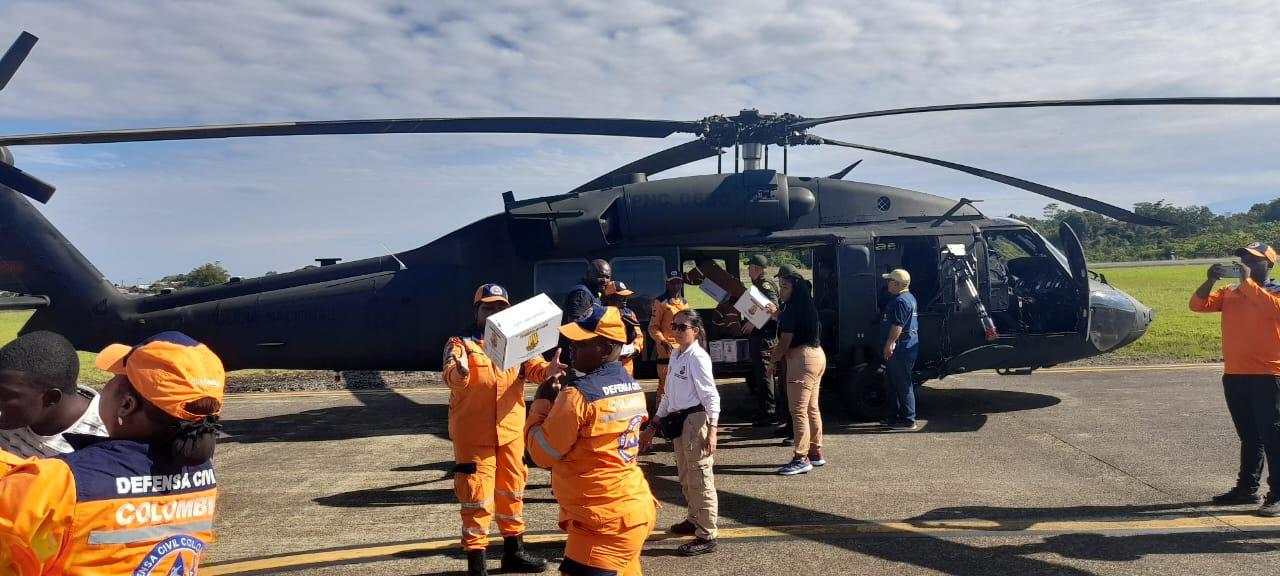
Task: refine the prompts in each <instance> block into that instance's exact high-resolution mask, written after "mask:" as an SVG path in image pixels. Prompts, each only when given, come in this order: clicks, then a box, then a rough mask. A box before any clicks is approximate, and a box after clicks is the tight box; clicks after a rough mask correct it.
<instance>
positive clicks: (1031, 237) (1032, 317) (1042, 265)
mask: <svg viewBox="0 0 1280 576" xmlns="http://www.w3.org/2000/svg"><path fill="white" fill-rule="evenodd" d="M983 235H984V236H985V238H986V246H987V250H986V273H987V274H986V276H987V277H986V280H987V283H988V286H989V290H990V300H991V315H992V319H993V320H994V321H995V324H996V329H997V330H998V331H999V332H1000V333H1001V334H1047V333H1062V332H1073V331H1076V329H1077V317H1078V309H1079V307H1080V302H1079V299H1080V294H1079V292H1078V290H1077V289H1076V284H1075V281H1074V279H1073V278H1072V275H1071V273H1070V272H1068V271H1067V266H1068V264H1067V262H1066V259H1065V257H1063V256H1061V255H1060V254H1059V253H1058V252H1057V251H1056V250H1054V249H1053V247H1052V246H1050V245H1049V244H1048V243H1047V242H1046V241H1045V240H1044V239H1043V238H1042V237H1040V235H1038V234H1036V233H1035V232H1033V231H1031V230H1029V229H1025V228H1019V229H1010V230H987V231H986V232H984V233H983Z"/></svg>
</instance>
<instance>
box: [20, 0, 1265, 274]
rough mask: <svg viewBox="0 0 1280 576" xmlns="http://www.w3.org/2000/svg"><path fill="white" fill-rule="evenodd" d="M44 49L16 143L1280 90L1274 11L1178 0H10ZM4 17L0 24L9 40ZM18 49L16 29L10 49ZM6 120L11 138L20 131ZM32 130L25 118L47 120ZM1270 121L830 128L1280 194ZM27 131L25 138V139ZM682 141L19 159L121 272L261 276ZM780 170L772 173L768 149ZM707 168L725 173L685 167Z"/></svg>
mask: <svg viewBox="0 0 1280 576" xmlns="http://www.w3.org/2000/svg"><path fill="white" fill-rule="evenodd" d="M0 22H6V23H9V24H10V25H11V27H10V28H9V29H8V31H7V33H8V35H10V36H16V34H17V32H18V31H19V30H21V29H26V30H30V31H32V32H33V33H35V34H36V35H37V36H40V37H41V41H40V43H39V44H38V45H37V46H36V49H35V51H34V52H32V54H31V57H30V58H29V59H28V61H27V63H26V65H25V66H24V67H23V69H22V70H21V71H20V72H19V73H18V75H17V76H16V77H15V78H14V80H13V82H12V83H11V84H10V86H9V87H8V88H7V89H6V90H5V91H4V92H3V93H2V94H0V102H2V103H3V105H0V133H14V132H27V131H39V130H46V129H53V130H60V129H99V128H122V127H135V126H143V125H172V124H199V123H214V122H257V121H275V120H285V119H327V118H358V117H398V116H454V115H524V114H529V115H532V114H539V115H541V114H545V115H571V116H632V117H643V118H674V119H695V118H700V117H703V116H706V115H710V114H733V113H735V112H736V111H737V110H739V109H741V108H744V107H756V108H759V109H761V110H762V111H767V112H793V113H798V114H803V115H808V116H822V115H828V114H838V113H844V112H852V111H859V110H867V109H877V108H894V107H902V106H915V105H927V104H937V103H953V102H966V101H985V100H1001V99H1034V98H1064V99H1065V98H1090V97H1111V96H1164V95H1168V96H1190V95H1275V94H1280V37H1277V35H1275V34H1274V30H1276V29H1280V7H1278V6H1276V5H1275V4H1274V3H1272V2H1269V1H1265V0H1255V1H1234V2H1227V1H1224V2H1174V3H1165V4H1162V5H1161V6H1160V7H1159V9H1154V8H1152V7H1151V6H1150V4H1149V3H1146V2H1138V1H1136V0H1135V1H1131V2H1106V3H1097V2H1084V3H1082V2H1056V3H1044V2H1033V1H1030V0H1024V1H1012V2H972V1H965V2H958V1H957V2H923V1H906V2H903V1H896V2H888V1H883V2H856V3H855V2H843V3H833V2H804V1H791V2H771V1H763V0H761V1H749V2H723V1H722V2H700V3H692V4H688V3H683V2H674V1H671V2H617V3H597V2H535V1H515V0H513V1H509V2H486V3H479V4H475V3H468V2H462V1H460V0H457V1H439V2H430V3H423V2H419V3H410V2H405V3H395V2H361V3H354V2H341V1H337V0H328V1H319V0H317V1H308V2H258V1H250V0H225V1H220V2H216V3H215V2H206V3H196V2H173V3H142V2H111V3H74V2H67V3H49V2H37V1H33V0H17V1H13V0H11V1H10V2H6V3H4V4H3V5H0ZM4 32H5V31H3V30H0V33H4ZM4 41H7V40H6V39H5V38H0V42H4ZM11 127H12V128H11ZM32 127H34V128H32ZM1277 127H1280V110H1270V109H1262V108H1247V109H1244V108H1241V109H1231V110H1225V109H1220V108H1203V107H1195V108H1193V107H1179V108H1142V109H1138V108H1129V109H1114V110H1101V109H1087V110H1086V109H1071V110H1066V109H1057V110H1045V109H1041V110H1005V111H983V112H955V113H940V114H927V115H919V116H899V117H890V118H880V119H871V120H865V121H859V122H846V123H842V124H836V125H830V126H823V127H820V128H818V129H815V130H814V132H816V133H819V134H822V135H826V136H829V137H833V138H838V139H842V140H849V141H853V142H859V143H865V144H871V145H876V146H882V147H886V148H892V149H898V150H903V151H909V152H914V153H918V154H924V155H929V156H935V157H940V158H945V159H948V160H953V161H957V162H963V163H968V164H973V165H976V166H980V167H984V168H989V169H993V170H998V171H1002V172H1006V173H1009V174H1012V175H1015V176H1019V177H1022V178H1027V179H1030V180H1036V181H1042V182H1044V183H1045V184H1049V185H1052V186H1056V187H1059V188H1064V189H1067V190H1069V191H1072V192H1076V193H1080V194H1086V195H1092V196H1096V197H1098V198H1099V199H1102V200H1104V201H1109V202H1112V203H1115V204H1120V205H1131V204H1132V203H1133V202H1137V201H1153V200H1158V199H1161V198H1164V199H1168V200H1171V201H1175V202H1180V203H1192V202H1194V203H1202V204H1209V205H1212V206H1214V207H1215V208H1218V209H1221V208H1223V207H1226V208H1230V209H1239V208H1238V207H1239V206H1245V207H1247V205H1248V204H1249V203H1251V202H1253V201H1258V200H1263V199H1270V198H1272V197H1274V196H1276V195H1277V191H1278V190H1277V187H1276V183H1277V175H1276V173H1275V171H1274V169H1273V166H1272V163H1273V162H1274V157H1275V153H1276V151H1277V148H1280V141H1278V140H1277V138H1276V137H1275V136H1274V134H1276V133H1277V130H1276V129H1277ZM28 128H30V129H28ZM678 141H679V140H678V139H676V138H672V139H671V140H670V141H646V140H640V139H608V138H597V137H539V136H519V137H498V136H460V135H438V136H388V137H372V136H369V137H325V138H293V139H260V140H255V141H211V142H194V143H181V144H161V145H156V144H135V145H118V146H93V147H60V148H25V149H16V150H15V153H16V155H17V156H18V158H19V160H20V162H21V164H20V165H21V166H23V167H24V168H26V169H28V170H30V171H31V172H32V173H34V174H36V175H38V176H41V177H42V178H45V179H47V180H49V181H51V182H53V183H55V184H57V185H58V186H59V187H60V192H59V194H58V195H57V196H55V198H54V200H53V202H52V203H51V204H50V205H49V206H47V207H44V208H42V209H43V210H44V211H45V213H46V214H48V215H49V217H50V219H51V220H53V221H54V223H55V224H56V225H58V226H59V228H60V229H61V230H63V232H64V233H65V234H66V235H67V236H68V237H69V238H70V239H71V240H72V241H73V242H75V243H76V244H77V245H78V246H79V247H80V248H81V249H82V250H83V251H84V252H85V253H86V255H87V256H89V258H90V259H91V260H93V261H94V262H95V263H96V264H98V266H99V267H100V268H101V269H102V270H103V271H104V272H106V273H107V274H108V275H109V276H112V277H113V278H114V277H117V276H119V277H121V278H133V277H136V276H142V277H154V276H159V275H162V274H165V273H170V272H174V271H181V270H185V269H189V268H190V267H193V266H194V265H195V264H198V263H199V262H202V261H205V260H213V259H218V260H221V261H222V262H223V263H224V264H227V265H228V266H230V267H231V268H232V269H233V270H235V271H236V272H239V273H244V274H256V273H259V272H262V271H264V270H267V269H289V268H291V267H296V266H301V265H303V264H306V263H307V262H309V260H310V259H311V258H313V257H316V256H342V257H345V258H358V257H361V256H366V255H372V254H377V253H380V252H382V251H383V249H382V248H381V247H380V245H381V244H386V245H388V246H390V247H391V248H393V249H405V248H409V247H412V246H415V245H418V244H421V243H424V242H426V241H428V240H430V239H432V238H435V237H438V236H440V235H442V234H444V233H446V232H448V231H450V230H452V229H453V228H455V227H456V226H458V225H459V224H461V223H465V222H469V221H473V220H476V219H478V218H480V217H483V216H485V215H487V214H489V213H492V212H495V211H497V210H499V209H500V201H499V199H498V198H499V194H500V193H501V192H502V191H503V190H507V189H513V190H515V191H516V193H517V196H519V197H522V198H524V197H529V196H533V195H538V194H552V193H558V192H562V191H564V190H567V189H569V188H572V187H574V186H576V185H578V184H579V183H581V182H583V181H586V180H588V179H590V178H592V177H594V176H595V175H598V174H600V173H603V172H605V171H608V170H609V169H611V168H612V167H614V166H616V165H619V164H622V163H625V162H628V161H630V160H632V159H634V158H636V157H639V156H643V155H645V154H648V153H650V152H653V151H655V150H658V149H661V148H663V147H666V146H671V145H674V144H675V143H677V142H678ZM859 157H865V158H866V159H867V161H866V162H864V163H863V165H862V166H860V167H859V168H858V169H857V171H855V172H854V174H853V176H851V177H852V178H857V179H860V180H868V181H876V182H883V183H886V184H891V185H896V186H902V187H906V188H914V189H919V190H922V191H927V192H933V193H938V194H943V195H947V196H952V197H958V196H962V195H963V196H968V197H983V198H986V199H987V202H986V203H985V204H983V205H982V207H983V209H984V210H985V211H987V212H988V213H992V214H1004V213H1008V212H1022V213H1030V214H1037V213H1039V212H1040V207H1041V206H1043V204H1045V203H1046V202H1047V201H1046V200H1043V199H1040V198H1038V197H1036V196H1033V195H1031V194H1027V193H1023V192H1020V191H1017V190H1010V189H1007V188H1003V187H1001V186H999V185H997V184H994V183H990V182H986V181H984V180H981V179H977V178H974V177H971V176H968V175H964V174H959V173H951V172H949V171H946V170H944V169H941V168H936V167H931V166H924V165H920V164H917V163H913V162H910V161H906V160H900V159H896V158H888V157H882V156H878V155H874V154H869V153H861V152H857V151H853V150H841V149H816V148H811V147H807V148H803V149H798V150H794V151H793V152H792V154H791V155H790V160H791V162H790V168H791V172H792V173H794V174H812V175H825V174H830V173H832V172H834V171H836V170H838V169H840V168H841V167H843V166H845V165H846V164H848V163H849V162H851V161H852V160H854V159H856V158H859ZM773 158H774V162H778V160H779V158H778V156H777V155H775V156H774V157H773ZM710 170H714V160H709V161H704V162H701V163H698V164H696V165H694V166H690V167H686V168H683V169H680V170H676V171H673V172H672V175H681V174H693V173H700V172H707V171H710Z"/></svg>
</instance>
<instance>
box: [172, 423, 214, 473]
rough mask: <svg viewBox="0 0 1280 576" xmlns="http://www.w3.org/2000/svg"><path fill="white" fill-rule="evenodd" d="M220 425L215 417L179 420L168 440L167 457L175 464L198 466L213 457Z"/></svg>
mask: <svg viewBox="0 0 1280 576" xmlns="http://www.w3.org/2000/svg"><path fill="white" fill-rule="evenodd" d="M221 430H222V425H221V424H219V423H218V417H217V416H205V417H204V418H201V419H199V420H180V421H179V422H178V426H177V430H176V431H175V432H174V434H173V436H172V438H170V440H169V456H170V458H172V460H173V462H174V463H175V464H180V465H182V466H198V465H200V464H204V463H205V462H208V461H209V459H210V458H212V457H213V450H214V448H215V447H217V443H218V432H219V431H221Z"/></svg>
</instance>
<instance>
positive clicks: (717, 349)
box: [707, 340, 724, 362]
mask: <svg viewBox="0 0 1280 576" xmlns="http://www.w3.org/2000/svg"><path fill="white" fill-rule="evenodd" d="M708 346H709V347H710V348H711V349H710V350H708V351H707V354H709V355H710V356H711V361H712V362H724V340H712V341H711V342H710V343H709V344H708Z"/></svg>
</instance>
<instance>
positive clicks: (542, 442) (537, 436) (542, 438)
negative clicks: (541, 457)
mask: <svg viewBox="0 0 1280 576" xmlns="http://www.w3.org/2000/svg"><path fill="white" fill-rule="evenodd" d="M533 439H534V440H537V441H538V446H541V447H542V449H543V450H545V451H546V453H547V454H549V455H551V457H552V458H562V457H563V456H564V454H561V453H560V452H559V451H557V450H556V449H555V448H552V447H551V443H550V442H547V436H546V434H543V433H542V426H541V425H539V426H534V427H533Z"/></svg>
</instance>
